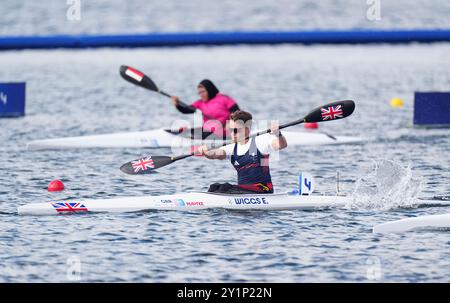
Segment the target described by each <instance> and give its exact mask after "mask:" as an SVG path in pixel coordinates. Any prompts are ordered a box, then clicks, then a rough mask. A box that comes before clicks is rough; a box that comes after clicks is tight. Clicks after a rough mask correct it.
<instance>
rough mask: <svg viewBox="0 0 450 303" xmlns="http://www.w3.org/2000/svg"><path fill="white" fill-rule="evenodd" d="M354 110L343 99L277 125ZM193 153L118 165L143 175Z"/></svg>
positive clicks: (327, 118) (324, 118)
mask: <svg viewBox="0 0 450 303" xmlns="http://www.w3.org/2000/svg"><path fill="white" fill-rule="evenodd" d="M354 110H355V102H353V101H351V100H344V101H337V102H332V103H328V104H325V105H323V106H320V107H318V108H316V109H314V110H313V111H311V112H310V113H309V114H307V115H306V116H305V117H303V118H301V119H298V120H295V121H292V122H289V123H286V124H282V125H280V126H279V129H283V128H286V127H289V126H293V125H297V124H301V123H305V122H324V121H332V120H339V119H343V118H345V117H348V116H350V115H351V114H352V113H353V111H354ZM270 131H271V130H270V129H266V130H262V131H260V132H257V133H256V134H253V135H250V136H248V138H247V139H249V138H253V137H256V136H260V135H263V134H266V133H269V132H270ZM231 143H233V142H232V141H226V142H225V143H223V144H222V145H220V146H225V145H228V144H231ZM288 144H289V142H288ZM193 155H195V152H192V153H190V154H186V155H181V156H176V157H175V156H173V157H169V156H147V157H143V158H140V159H137V160H133V161H130V162H127V163H125V164H124V165H122V166H121V167H120V170H121V171H123V172H124V173H126V174H130V175H144V174H149V173H151V172H152V171H154V170H156V169H158V168H161V167H163V166H166V165H169V164H171V163H173V162H175V161H178V160H181V159H184V158H188V157H191V156H193Z"/></svg>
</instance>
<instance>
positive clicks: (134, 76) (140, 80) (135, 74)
mask: <svg viewBox="0 0 450 303" xmlns="http://www.w3.org/2000/svg"><path fill="white" fill-rule="evenodd" d="M120 75H121V76H122V78H124V79H125V80H126V81H128V82H130V83H133V84H134V85H137V86H140V87H143V88H145V89H148V90H151V91H154V92H157V93H159V94H161V95H163V96H166V97H169V98H171V97H172V96H171V95H170V94H168V93H166V92H164V91H162V90H160V89H159V88H158V86H156V84H155V82H153V80H152V79H150V78H149V77H148V76H146V75H145V74H144V73H142V72H140V71H138V70H137V69H135V68H132V67H129V66H126V65H122V66H121V67H120ZM178 104H179V105H181V106H182V107H184V108H189V109H191V110H194V111H196V110H197V109H196V108H195V107H192V106H190V105H187V104H186V103H184V102H182V101H178ZM203 115H204V116H205V117H207V118H209V119H214V118H213V117H211V116H209V115H207V114H205V113H203Z"/></svg>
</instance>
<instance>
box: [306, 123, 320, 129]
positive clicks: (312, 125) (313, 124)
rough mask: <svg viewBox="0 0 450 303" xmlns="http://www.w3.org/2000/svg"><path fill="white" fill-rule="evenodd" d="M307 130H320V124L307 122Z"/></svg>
mask: <svg viewBox="0 0 450 303" xmlns="http://www.w3.org/2000/svg"><path fill="white" fill-rule="evenodd" d="M305 128H306V129H318V128H319V123H317V122H306V123H305Z"/></svg>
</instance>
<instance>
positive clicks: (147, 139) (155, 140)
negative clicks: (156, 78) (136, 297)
mask: <svg viewBox="0 0 450 303" xmlns="http://www.w3.org/2000/svg"><path fill="white" fill-rule="evenodd" d="M283 134H284V136H285V137H286V139H287V141H288V143H289V145H322V144H343V143H356V142H361V141H363V140H362V139H361V138H358V137H351V136H330V135H327V134H324V133H317V132H289V131H283ZM220 142H221V141H220V140H216V141H214V140H209V139H207V140H204V141H202V140H201V139H190V138H189V137H186V136H185V135H180V134H177V133H176V132H171V131H168V130H165V129H156V130H150V131H141V132H128V133H115V134H105V135H93V136H80V137H67V138H55V139H45V140H36V141H31V142H29V143H28V145H27V148H28V149H31V150H42V149H68V148H125V147H130V148H133V147H134V148H156V147H190V146H197V145H202V144H208V145H209V144H215V143H216V144H217V143H220Z"/></svg>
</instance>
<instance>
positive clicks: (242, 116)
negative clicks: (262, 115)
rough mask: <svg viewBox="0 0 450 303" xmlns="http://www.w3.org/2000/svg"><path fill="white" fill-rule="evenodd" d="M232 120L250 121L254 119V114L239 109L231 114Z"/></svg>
mask: <svg viewBox="0 0 450 303" xmlns="http://www.w3.org/2000/svg"><path fill="white" fill-rule="evenodd" d="M230 118H231V120H233V121H242V122H244V123H247V122H248V121H250V122H251V121H252V119H253V117H252V114H250V113H249V112H244V111H243V110H237V111H235V112H234V113H232V114H231V117H230Z"/></svg>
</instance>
